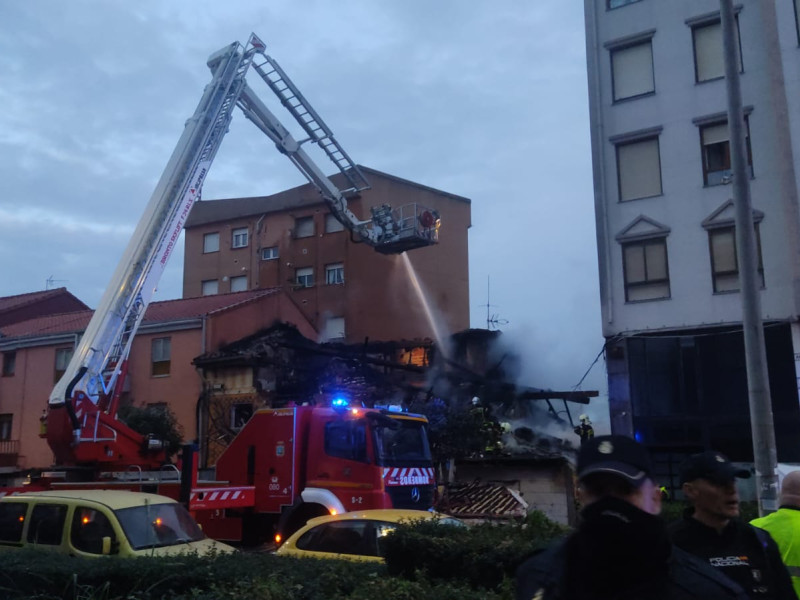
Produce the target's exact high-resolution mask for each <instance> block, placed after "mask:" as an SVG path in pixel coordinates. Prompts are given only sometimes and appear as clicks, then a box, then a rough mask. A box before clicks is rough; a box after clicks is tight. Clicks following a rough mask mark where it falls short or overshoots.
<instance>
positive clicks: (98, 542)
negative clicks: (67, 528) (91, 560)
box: [70, 506, 117, 554]
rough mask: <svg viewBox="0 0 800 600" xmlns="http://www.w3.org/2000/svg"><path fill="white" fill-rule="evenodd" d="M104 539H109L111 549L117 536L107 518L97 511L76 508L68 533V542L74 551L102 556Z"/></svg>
mask: <svg viewBox="0 0 800 600" xmlns="http://www.w3.org/2000/svg"><path fill="white" fill-rule="evenodd" d="M104 537H109V538H111V544H112V547H113V544H114V542H116V537H117V536H116V535H115V534H114V527H113V525H111V521H109V520H108V517H107V516H105V515H104V514H103V513H102V512H100V511H99V510H95V509H93V508H89V507H86V506H77V507H76V508H75V512H74V513H73V516H72V527H71V533H70V542H72V545H73V546H74V547H75V549H76V550H80V551H81V552H88V553H90V554H102V553H103V538H104Z"/></svg>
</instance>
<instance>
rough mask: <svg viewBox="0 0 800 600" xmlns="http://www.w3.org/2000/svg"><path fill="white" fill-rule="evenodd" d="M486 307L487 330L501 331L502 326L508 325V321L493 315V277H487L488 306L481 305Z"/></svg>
mask: <svg viewBox="0 0 800 600" xmlns="http://www.w3.org/2000/svg"><path fill="white" fill-rule="evenodd" d="M481 306H485V307H486V329H499V328H500V326H501V325H508V320H506V319H501V318H500V317H499V315H497V314H496V313H495V314H492V312H491V308H492V306H494V304H492V303H491V277H490V276H489V275H487V276H486V304H481Z"/></svg>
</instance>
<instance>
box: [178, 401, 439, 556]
mask: <svg viewBox="0 0 800 600" xmlns="http://www.w3.org/2000/svg"><path fill="white" fill-rule="evenodd" d="M426 425H427V421H426V419H425V418H424V417H422V416H420V415H413V414H409V413H403V412H392V411H388V410H385V409H366V408H361V407H350V406H347V405H346V403H344V402H343V401H342V400H336V401H334V406H331V407H312V406H298V407H291V408H279V409H262V410H260V411H257V412H256V413H255V414H254V415H253V417H252V418H251V419H250V420H249V421H248V422H247V424H246V425H245V427H244V428H243V429H242V431H241V432H240V433H239V434H238V435H237V436H236V438H234V440H233V441H232V442H231V444H230V446H228V448H227V449H226V450H225V452H224V453H223V454H222V456H220V458H219V460H218V461H217V465H216V474H217V477H220V478H223V479H225V481H226V482H227V485H226V486H225V487H222V488H220V489H215V488H212V489H211V490H210V491H209V490H204V489H203V488H200V487H196V488H195V489H194V490H193V494H192V503H191V505H190V506H191V507H192V508H193V509H195V510H198V513H197V518H198V520H199V521H200V522H201V523H202V524H203V526H204V529H205V531H206V532H207V533H208V535H209V536H211V537H212V538H215V539H221V540H228V541H233V542H237V541H243V542H244V543H245V544H247V545H251V544H252V543H258V542H260V541H263V540H265V539H268V538H270V537H272V532H273V530H275V533H276V534H277V535H278V536H282V537H284V538H285V537H286V535H287V534H288V533H291V532H293V531H295V530H296V529H298V528H299V527H300V526H301V525H304V524H305V522H306V521H307V520H308V519H310V518H312V517H316V516H320V515H323V514H336V513H341V512H347V511H351V510H359V509H365V508H416V509H423V510H425V509H428V508H430V507H431V506H432V504H433V499H434V498H433V496H434V473H433V465H432V462H431V455H430V449H429V446H428V439H427V433H426ZM231 487H233V488H236V489H241V490H248V492H247V493H252V495H253V504H252V506H248V507H247V508H246V509H245V510H233V509H231V510H227V511H222V512H218V511H215V510H214V502H215V501H216V499H217V498H219V497H220V495H222V494H224V493H226V492H227V491H229V489H231ZM249 490H252V491H251V492H250V491H249ZM200 509H203V510H200ZM209 509H210V510H209ZM276 525H277V527H276Z"/></svg>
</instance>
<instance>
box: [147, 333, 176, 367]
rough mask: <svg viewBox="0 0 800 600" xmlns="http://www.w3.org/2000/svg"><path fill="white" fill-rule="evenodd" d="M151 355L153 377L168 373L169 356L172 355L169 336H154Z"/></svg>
mask: <svg viewBox="0 0 800 600" xmlns="http://www.w3.org/2000/svg"><path fill="white" fill-rule="evenodd" d="M151 355H152V359H151V360H152V363H153V367H152V374H153V377H162V376H164V375H169V368H170V358H171V355H172V349H171V341H170V338H168V337H165V338H155V339H154V340H153V343H152V346H151Z"/></svg>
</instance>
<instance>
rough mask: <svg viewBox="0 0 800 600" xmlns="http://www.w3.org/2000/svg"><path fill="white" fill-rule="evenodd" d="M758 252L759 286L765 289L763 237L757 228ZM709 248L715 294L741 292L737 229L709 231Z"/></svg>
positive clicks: (722, 228)
mask: <svg viewBox="0 0 800 600" xmlns="http://www.w3.org/2000/svg"><path fill="white" fill-rule="evenodd" d="M755 228H756V229H755V233H756V251H757V253H758V277H759V285H760V286H761V287H762V288H763V287H764V265H763V263H762V259H761V235H760V233H759V229H758V224H756V226H755ZM708 247H709V253H710V255H711V276H712V279H713V284H714V293H715V294H717V293H721V292H738V291H739V262H738V259H737V256H736V228H735V227H719V228H715V229H709V231H708Z"/></svg>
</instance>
